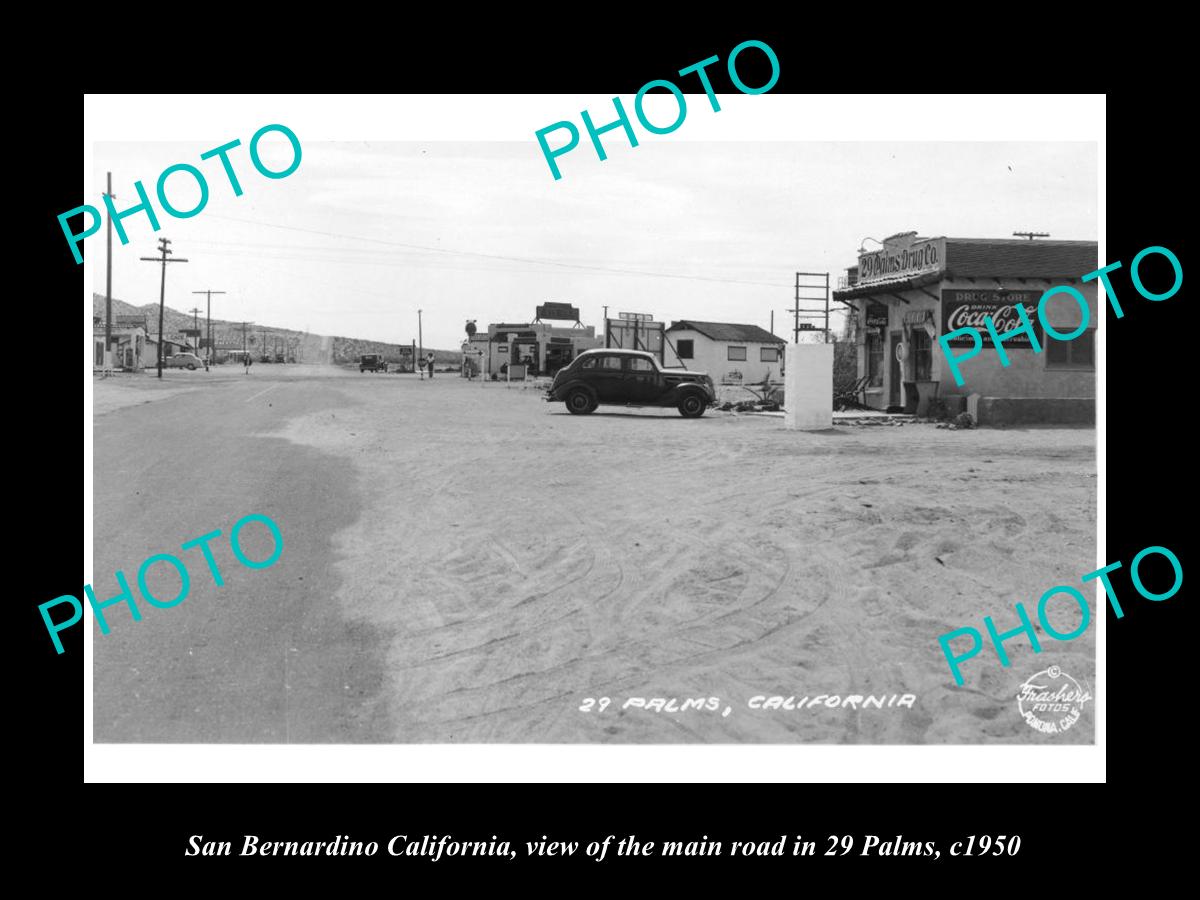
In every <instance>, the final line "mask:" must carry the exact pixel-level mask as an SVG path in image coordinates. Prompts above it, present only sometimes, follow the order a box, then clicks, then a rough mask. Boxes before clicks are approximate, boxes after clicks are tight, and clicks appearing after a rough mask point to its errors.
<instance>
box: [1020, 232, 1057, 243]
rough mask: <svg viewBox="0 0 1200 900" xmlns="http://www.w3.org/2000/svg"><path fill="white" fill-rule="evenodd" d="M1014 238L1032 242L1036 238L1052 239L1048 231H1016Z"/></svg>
mask: <svg viewBox="0 0 1200 900" xmlns="http://www.w3.org/2000/svg"><path fill="white" fill-rule="evenodd" d="M1013 237H1023V238H1029V240H1031V241H1032V240H1033V239H1034V238H1040V237H1050V232H1048V231H1014V232H1013Z"/></svg>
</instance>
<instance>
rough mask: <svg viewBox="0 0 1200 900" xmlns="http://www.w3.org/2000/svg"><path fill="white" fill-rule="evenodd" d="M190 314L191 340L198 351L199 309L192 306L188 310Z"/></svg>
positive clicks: (197, 351) (198, 351)
mask: <svg viewBox="0 0 1200 900" xmlns="http://www.w3.org/2000/svg"><path fill="white" fill-rule="evenodd" d="M188 312H190V313H191V314H192V340H193V342H194V343H195V347H196V353H197V355H199V353H200V310H199V308H198V307H195V306H193V307H192V308H191V309H189V310H188Z"/></svg>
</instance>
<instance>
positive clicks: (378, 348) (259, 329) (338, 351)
mask: <svg viewBox="0 0 1200 900" xmlns="http://www.w3.org/2000/svg"><path fill="white" fill-rule="evenodd" d="M197 299H198V300H200V301H201V303H202V302H203V301H204V298H203V297H197ZM196 306H197V307H199V306H200V303H197V304H196ZM112 310H113V323H114V324H116V323H118V322H121V319H120V318H118V317H121V316H139V317H142V318H143V319H144V320H145V323H146V331H147V333H149V334H151V335H156V334H158V304H157V303H147V304H145V305H143V306H135V305H133V304H132V303H126V302H125V301H124V300H118V299H117V298H116V297H113V301H112ZM92 318H93V321H96V320H97V319H98V321H99V324H100V326H101V327H103V325H104V296H103V295H102V294H96V293H93V294H92ZM193 323H196V324H198V326H199V328H200V329H201V330H202V331H203V330H204V329H205V327H206V326H205V318H204V314H203V313H201V314H200V315H199V316H198V317H197V318H193V316H192V314H191V313H185V312H180V311H179V310H177V309H172V308H171V307H169V306H167V307H164V308H163V333H164V334H165V335H166V336H167V337H168V338H171V339H179V340H189V341H190V340H191V339H190V338H184V336H183V334H182V331H183V329H185V328H192V327H194V326H193ZM212 330H213V340H214V342H215V343H216V345H217V348H218V349H221V348H222V347H225V348H227V349H234V348H237V349H240V348H241V347H242V341H243V335H242V323H241V322H230V321H227V320H225V319H213V320H212ZM293 344H294V345H295V346H296V351H297V357H296V358H297V360H298V361H299V362H316V363H321V362H323V363H330V364H334V365H337V364H349V363H357V362H358V358H359V357H360V356H362V355H363V354H366V353H378V354H381V355H382V356H383V357H384V358H385V359H386V360H387V361H388V362H399V360H400V353H399V345H397V344H388V343H383V342H381V341H371V340H364V339H361V338H350V337H340V336H333V337H326V336H325V335H321V334H312V333H311V332H302V331H295V330H293V329H290V328H277V327H275V326H273V325H264V324H262V323H255V324H254V325H248V326H247V327H246V333H245V345H246V347H247V348H249V349H250V350H251V351H252V352H253V353H255V354H258V353H260V352H263V351H264V348H266V352H271V351H273V350H275V349H276V348H279V349H280V350H282V349H283V348H284V347H285V345H286V346H291V345H293ZM429 350H430V348H428V347H426V348H425V352H426V353H428V352H429ZM433 354H434V359H435V360H436V362H437V363H438V364H450V363H456V362H458V361H460V360H461V359H462V354H461V353H460V352H459V351H457V350H434V351H433Z"/></svg>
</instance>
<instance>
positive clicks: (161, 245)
mask: <svg viewBox="0 0 1200 900" xmlns="http://www.w3.org/2000/svg"><path fill="white" fill-rule="evenodd" d="M170 243H171V242H170V241H168V240H167V239H166V238H159V239H158V252H159V253H161V254H162V258H161V259H156V258H155V257H153V256H143V257H142V258H141V259H142V261H143V262H156V263H162V287H161V288H160V289H159V294H158V377H159V378H162V364H163V307H164V306H165V305H166V302H167V263H185V262H187V260H186V259H167V257H168V256H169V255H170V254H171V253H173V252H174V251H173V250H168V249H167V247H168V246H169V245H170Z"/></svg>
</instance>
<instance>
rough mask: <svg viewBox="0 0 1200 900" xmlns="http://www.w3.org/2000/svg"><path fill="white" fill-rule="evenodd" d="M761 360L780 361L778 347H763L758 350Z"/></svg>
mask: <svg viewBox="0 0 1200 900" xmlns="http://www.w3.org/2000/svg"><path fill="white" fill-rule="evenodd" d="M758 361H759V362H779V348H778V347H761V348H759V351H758Z"/></svg>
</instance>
